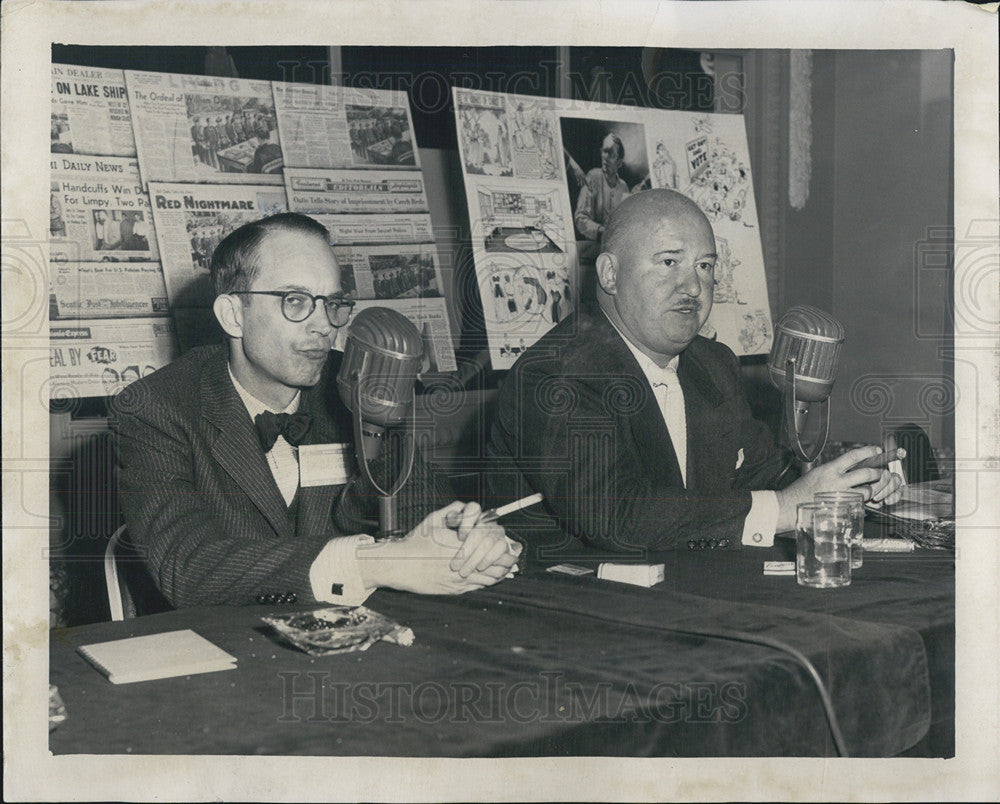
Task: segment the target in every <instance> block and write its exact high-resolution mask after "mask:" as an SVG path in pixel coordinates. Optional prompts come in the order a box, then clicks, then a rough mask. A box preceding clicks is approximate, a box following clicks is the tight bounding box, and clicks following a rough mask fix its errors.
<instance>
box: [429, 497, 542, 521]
mask: <svg viewBox="0 0 1000 804" xmlns="http://www.w3.org/2000/svg"><path fill="white" fill-rule="evenodd" d="M543 499H544V498H543V497H542V495H541V494H529V495H528V496H527V497H522V498H521V499H520V500H515V501H514V502H512V503H507V505H501V506H500V507H499V508H490V509H489V510H487V511H483V512H482V513H481V514H480V515H479V519H477V520H476V524H477V525H478V524H479V523H480V522H495V521H496V520H498V519H499V518H500V517H502V516H507V514H513V513H514V512H515V511H520V510H521V509H522V508H527V507H528V506H529V505H535V504H536V503H540V502H541V501H542V500H543ZM461 521H462V515H461V514H459V513H458V512H457V511H453V512H452V513H450V514H448V516H446V517H445V519H444V524H445V526H446V527H449V528H455V527H458V523H459V522H461Z"/></svg>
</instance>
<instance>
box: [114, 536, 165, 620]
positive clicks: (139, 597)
mask: <svg viewBox="0 0 1000 804" xmlns="http://www.w3.org/2000/svg"><path fill="white" fill-rule="evenodd" d="M104 581H105V584H106V586H107V589H108V608H109V609H110V611H111V619H112V620H130V619H132V618H133V617H141V616H144V615H146V614H158V613H160V612H163V611H170V610H171V609H172V608H173V607H172V606H171V605H170V603H169V601H167V599H166V598H165V597H163V595H162V594H161V593H160V590H159V589H157V587H156V583H155V582H154V581H153V578H152V576H151V575H150V574H149V571H148V570H147V568H146V562H145V561H144V560H143V557H142V554H141V553H140V551H139V550H138V548H136V547H134V546H133V545H132V544H131V543H130V542H129V539H128V533H127V531H126V530H125V526H124V525H122V526H121V527H120V528H118V530H116V531H115V532H114V533H112V534H111V538H110V539H109V540H108V546H107V548H106V549H105V551H104Z"/></svg>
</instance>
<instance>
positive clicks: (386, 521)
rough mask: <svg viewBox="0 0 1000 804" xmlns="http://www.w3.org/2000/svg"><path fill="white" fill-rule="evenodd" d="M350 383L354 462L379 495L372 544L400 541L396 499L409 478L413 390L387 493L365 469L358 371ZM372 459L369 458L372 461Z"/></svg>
mask: <svg viewBox="0 0 1000 804" xmlns="http://www.w3.org/2000/svg"><path fill="white" fill-rule="evenodd" d="M351 379H352V380H353V382H354V411H353V415H352V419H353V424H354V443H355V445H356V449H357V452H358V458H359V460H358V463H360V464H361V466H360V469H361V473H362V475H363V476H364V478H365V479H366V480H367V481H368V482H369V483H370V484H371V485H372V487H373V488H374V489H375V490H376V491H377V492H378V493H379V498H378V521H379V532H378V533H377V534H376V535H375V540H376V541H387V540H388V541H392V540H396V539H402V538H403V537H404V536H405V535H406V533H405V531H403V529H402V528H401V527H400V525H399V498H398V497H397V496H396V495H398V494H399V490H400V489H401V488H402V487H403V485H404V484H405V483H406V481H407V480H409V479H410V474H411V473H412V471H413V453H414V443H413V442H414V439H413V428H414V426H415V425H416V416H417V414H416V402H417V391H416V389H414V390H413V403H412V404H411V406H410V428H409V432H408V433H404V435H403V466H402V467H401V471H400V473H399V476H398V477H397V478H396V482H395V483H393V484H392V486H391V487H390V488H389V490H386V489H383V488H382V486H381V485H380V484H379V483H378V482H377V481H376V480H375V478H374V477H373V476H372V473H371V469H370V468H369V466H368V461H369V458H368V455H367V454H366V450H365V440H366V438H367V437H366V436H365V434H364V432H363V431H362V423H361V372H360V371H355V372H354V373H353V375H352V377H351ZM384 432H385V428H382V433H384ZM382 433H375V432H373V433H372V436H374V437H375V438H381V437H382ZM374 457H376V456H374V455H373V456H372V458H374ZM387 460H391V456H388V457H387Z"/></svg>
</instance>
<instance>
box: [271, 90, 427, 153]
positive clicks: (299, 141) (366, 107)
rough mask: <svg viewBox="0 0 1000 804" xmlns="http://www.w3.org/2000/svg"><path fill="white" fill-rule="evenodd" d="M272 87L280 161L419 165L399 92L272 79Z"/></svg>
mask: <svg viewBox="0 0 1000 804" xmlns="http://www.w3.org/2000/svg"><path fill="white" fill-rule="evenodd" d="M273 87H274V104H275V109H276V111H277V116H278V131H279V132H280V134H281V150H282V153H283V155H284V161H285V164H286V165H288V166H290V167H312V168H384V169H387V170H390V169H398V170H413V169H419V168H420V156H419V153H418V152H417V149H416V147H415V139H414V136H413V122H412V121H411V119H410V103H409V99H408V97H407V94H406V93H405V92H394V91H391V90H377V89H353V88H345V87H340V86H317V85H311V84H288V83H278V82H275V83H274V85H273Z"/></svg>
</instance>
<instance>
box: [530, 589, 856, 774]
mask: <svg viewBox="0 0 1000 804" xmlns="http://www.w3.org/2000/svg"><path fill="white" fill-rule="evenodd" d="M530 603H531V605H533V606H537V607H538V608H542V609H547V610H549V611H559V610H560V609H561V610H563V611H565V607H559V606H551V605H546V604H544V603H539V602H537V601H534V600H532V601H530ZM580 613H583V614H586V615H587V616H588V617H593V618H594V619H597V620H601V621H602V622H607V623H611V624H612V625H620V624H621V623H620V621H619V620H616V619H614V618H612V617H607V616H602V615H600V614H594V613H592V612H589V611H588V612H580ZM629 625H630V626H632V627H637V628H643V629H647V630H650V631H669V632H670V633H674V634H683V635H684V636H695V637H709V638H713V639H724V640H727V641H730V642H745V643H748V644H751V645H762V646H764V647H767V648H773V649H774V650H777V651H779V652H781V653H787V654H788V655H789V656H791V657H792V658H793V659H794V660H795V661H796V662H798V663H799V664H800V665H801V666H802V667H803V669H804V670H805V671H806V673H807V674H808V675H809V677H810V678H811V679H812V682H813V684H814V685H815V686H816V690H817V692H818V693H819V697H820V702H821V703H822V705H823V713H824V714H825V715H826V722H827V725H828V726H829V729H830V736H831V738H832V739H833V745H834V748H835V749H836V751H837V755H838V756H840V757H844V758H847V757H848V756H850V755H849V754H848V752H847V744H846V743H845V742H844V735H843V733H842V732H841V731H840V722H839V721H838V720H837V714H836V712H834V711H833V701H832V700H831V698H830V693H829V690H827V688H826V685H825V684H824V683H823V679H822V678H820V675H819V672H817V670H816V667H815V666H814V665H813V663H812V662H811V661H809V659H808V658H807V657H806V656H805V655H804V654H803V653H802V652H801V651H799V650H798V649H797V648H794V647H792V646H791V645H788V644H786V643H784V642H782V641H781V640H779V639H772V638H771V637H765V636H754V635H752V634H747V633H745V632H743V631H695V630H692V629H687V628H674V627H672V626H669V625H645V624H642V623H629Z"/></svg>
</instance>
